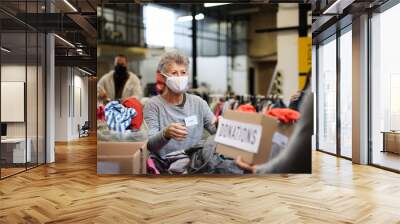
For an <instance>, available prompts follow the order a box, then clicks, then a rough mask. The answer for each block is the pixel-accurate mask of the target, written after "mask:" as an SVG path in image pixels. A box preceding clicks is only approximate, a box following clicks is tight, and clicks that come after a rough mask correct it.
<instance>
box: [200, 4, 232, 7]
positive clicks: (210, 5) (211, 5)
mask: <svg viewBox="0 0 400 224" xmlns="http://www.w3.org/2000/svg"><path fill="white" fill-rule="evenodd" d="M228 4H231V3H204V7H206V8H209V7H215V6H221V5H228Z"/></svg>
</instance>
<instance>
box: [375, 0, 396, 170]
mask: <svg viewBox="0 0 400 224" xmlns="http://www.w3.org/2000/svg"><path fill="white" fill-rule="evenodd" d="M398 21H400V4H398V5H396V6H394V7H392V8H390V9H388V10H386V11H384V12H382V13H380V14H376V15H374V16H373V17H372V19H371V29H372V30H371V31H372V32H371V34H372V37H371V41H372V43H371V44H372V46H371V59H372V63H371V66H372V73H371V76H372V77H371V96H372V97H371V121H372V125H371V129H372V130H371V137H372V139H371V140H372V163H373V164H376V165H380V166H385V167H389V168H391V169H396V170H400V103H399V102H400V101H399V98H398V97H399V95H400V63H399V57H398V54H399V52H400V44H399V42H398V41H399V40H400V32H399V30H398V29H396V27H398Z"/></svg>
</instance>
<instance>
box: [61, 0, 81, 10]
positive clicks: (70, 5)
mask: <svg viewBox="0 0 400 224" xmlns="http://www.w3.org/2000/svg"><path fill="white" fill-rule="evenodd" d="M64 2H65V4H67V5H68V6H69V7H70V8H71V9H72V10H73V11H74V12H78V10H77V9H76V8H75V7H74V6H73V5H72V4H71V3H70V2H69V1H68V0H64Z"/></svg>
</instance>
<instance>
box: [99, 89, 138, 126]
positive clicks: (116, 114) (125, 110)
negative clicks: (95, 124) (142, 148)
mask: <svg viewBox="0 0 400 224" xmlns="http://www.w3.org/2000/svg"><path fill="white" fill-rule="evenodd" d="M97 119H98V120H99V121H105V122H106V123H107V125H108V127H109V129H110V130H113V131H119V132H124V131H126V130H127V129H132V130H139V129H140V127H141V126H142V123H143V106H142V104H141V103H140V101H139V100H138V99H136V98H135V97H129V98H127V99H125V100H124V101H123V102H122V103H120V102H118V101H110V102H109V103H107V104H106V105H105V106H104V105H100V106H99V107H98V108H97Z"/></svg>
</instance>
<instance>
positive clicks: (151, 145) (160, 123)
mask: <svg viewBox="0 0 400 224" xmlns="http://www.w3.org/2000/svg"><path fill="white" fill-rule="evenodd" d="M185 97H186V100H185V102H184V105H183V106H176V105H172V104H170V103H168V102H167V101H166V100H164V99H163V98H162V97H161V96H155V97H152V98H151V99H150V100H148V101H147V103H146V105H145V106H144V111H143V115H144V120H145V121H146V123H147V126H148V127H149V140H148V143H147V148H148V150H150V151H153V152H158V153H159V154H160V156H163V155H166V154H168V153H170V152H174V151H177V150H182V149H188V148H190V147H192V146H194V145H195V144H196V143H198V142H199V141H200V140H201V137H202V135H203V131H204V128H205V129H206V130H207V131H208V132H209V133H210V134H215V132H216V127H215V126H214V125H213V124H212V121H213V118H214V114H213V113H212V112H211V110H210V108H209V106H208V104H207V102H206V101H204V100H203V99H202V98H200V97H198V96H196V95H192V94H187V93H186V96H185ZM193 116H195V117H196V119H197V124H196V125H192V126H189V127H186V128H187V131H188V135H187V136H186V138H185V139H184V140H182V141H176V140H174V139H170V140H167V139H166V138H165V137H164V136H163V130H164V129H165V128H167V127H168V126H169V125H170V124H171V123H182V124H185V118H189V117H191V118H193Z"/></svg>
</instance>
